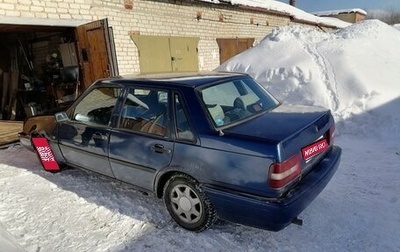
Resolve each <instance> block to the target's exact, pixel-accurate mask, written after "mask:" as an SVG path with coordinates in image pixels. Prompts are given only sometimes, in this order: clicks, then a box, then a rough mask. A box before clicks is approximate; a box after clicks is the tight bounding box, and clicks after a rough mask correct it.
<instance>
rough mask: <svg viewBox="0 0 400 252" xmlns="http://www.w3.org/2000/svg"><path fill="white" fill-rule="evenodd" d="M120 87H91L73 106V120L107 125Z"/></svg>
mask: <svg viewBox="0 0 400 252" xmlns="http://www.w3.org/2000/svg"><path fill="white" fill-rule="evenodd" d="M120 93H121V89H120V88H111V87H101V88H96V89H93V90H92V91H91V92H90V93H89V94H87V95H86V96H85V97H84V98H83V99H82V100H81V101H80V102H79V103H78V105H77V106H76V107H75V110H74V118H73V119H74V120H75V121H80V122H84V123H90V124H98V125H103V126H108V124H109V122H110V119H111V114H112V111H113V109H114V106H115V104H116V102H117V99H118V96H119V94H120Z"/></svg>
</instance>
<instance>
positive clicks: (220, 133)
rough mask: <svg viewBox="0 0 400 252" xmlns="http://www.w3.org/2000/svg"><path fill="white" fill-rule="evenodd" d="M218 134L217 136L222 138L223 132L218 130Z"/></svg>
mask: <svg viewBox="0 0 400 252" xmlns="http://www.w3.org/2000/svg"><path fill="white" fill-rule="evenodd" d="M218 133H219V136H221V137H222V136H224V135H225V134H224V132H223V131H222V130H221V129H220V130H218Z"/></svg>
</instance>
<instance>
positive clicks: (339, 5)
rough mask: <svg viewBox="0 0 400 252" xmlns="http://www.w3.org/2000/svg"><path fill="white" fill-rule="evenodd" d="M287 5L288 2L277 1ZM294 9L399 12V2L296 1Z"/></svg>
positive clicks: (394, 0)
mask: <svg viewBox="0 0 400 252" xmlns="http://www.w3.org/2000/svg"><path fill="white" fill-rule="evenodd" d="M278 1H280V2H284V3H289V0H278ZM296 7H297V8H299V9H302V10H305V11H307V12H316V11H327V10H340V9H354V8H358V9H363V10H365V11H368V10H378V9H379V10H393V9H396V10H400V0H334V1H332V0H297V1H296Z"/></svg>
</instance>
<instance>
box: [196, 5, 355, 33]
mask: <svg viewBox="0 0 400 252" xmlns="http://www.w3.org/2000/svg"><path fill="white" fill-rule="evenodd" d="M199 1H202V2H209V3H214V4H221V3H230V4H232V5H242V6H249V7H256V8H262V9H266V10H270V11H276V12H281V13H282V14H286V15H288V16H291V17H293V18H295V19H297V20H299V21H307V22H311V23H315V24H321V25H326V26H333V27H337V28H344V27H347V26H349V25H350V23H347V22H344V21H341V20H339V19H331V18H325V17H317V16H315V15H313V14H310V13H308V12H305V11H303V10H300V9H298V8H296V7H294V6H291V5H289V4H286V3H282V2H278V1H273V0H199Z"/></svg>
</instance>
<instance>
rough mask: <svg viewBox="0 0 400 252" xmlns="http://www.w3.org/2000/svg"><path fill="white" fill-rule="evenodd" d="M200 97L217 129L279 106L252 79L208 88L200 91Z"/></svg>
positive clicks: (223, 83)
mask: <svg viewBox="0 0 400 252" xmlns="http://www.w3.org/2000/svg"><path fill="white" fill-rule="evenodd" d="M200 97H201V98H202V101H203V102H204V107H205V108H207V112H208V114H209V117H210V118H211V119H212V121H213V123H214V126H216V127H222V126H225V125H228V124H233V123H237V122H239V121H242V120H245V119H247V118H249V117H252V116H254V115H258V114H261V113H263V112H264V111H267V110H270V109H272V108H274V107H276V106H277V105H278V104H279V102H278V101H277V100H276V99H275V98H274V97H273V96H272V95H271V94H269V93H268V92H267V91H266V90H265V89H264V88H263V87H261V86H260V85H259V84H258V83H256V82H255V81H254V80H253V79H252V78H244V79H240V80H234V81H229V82H222V83H218V84H215V85H212V86H208V87H206V88H203V89H201V90H200Z"/></svg>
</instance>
